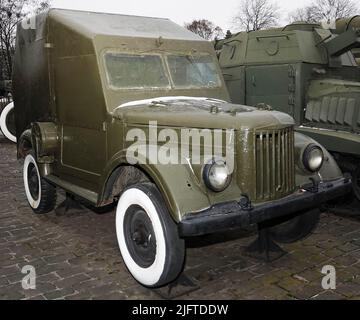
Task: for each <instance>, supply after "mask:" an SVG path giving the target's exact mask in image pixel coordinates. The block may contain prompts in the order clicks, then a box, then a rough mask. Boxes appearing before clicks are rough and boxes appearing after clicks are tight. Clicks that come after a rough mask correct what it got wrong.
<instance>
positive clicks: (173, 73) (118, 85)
mask: <svg viewBox="0 0 360 320" xmlns="http://www.w3.org/2000/svg"><path fill="white" fill-rule="evenodd" d="M165 61H166V63H165ZM105 66H106V71H107V80H108V84H109V86H110V87H111V88H113V89H169V88H171V87H173V88H179V89H186V88H189V89H190V88H218V87H221V84H222V83H221V78H220V76H219V73H218V69H217V67H216V64H215V63H214V59H213V57H212V56H210V55H201V56H186V55H166V56H161V55H155V54H144V55H139V54H127V53H116V52H108V53H105Z"/></svg>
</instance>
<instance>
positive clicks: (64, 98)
mask: <svg viewBox="0 0 360 320" xmlns="http://www.w3.org/2000/svg"><path fill="white" fill-rule="evenodd" d="M14 69H15V71H14V77H13V84H14V102H15V119H16V133H17V146H18V157H19V158H23V159H24V168H23V176H24V185H25V194H26V197H27V199H28V202H29V205H30V206H31V208H32V209H33V211H34V212H35V213H38V214H43V213H48V212H50V211H52V210H53V209H54V208H55V205H56V189H57V188H61V189H64V190H65V191H66V192H67V193H68V194H69V195H72V196H75V197H77V198H79V199H82V200H83V201H86V202H88V203H89V204H91V205H92V206H94V207H105V206H107V205H110V204H113V203H115V202H118V204H117V209H116V222H115V224H116V232H117V237H118V242H119V247H120V251H121V254H122V257H123V259H124V262H125V264H126V266H127V267H128V269H129V271H130V272H131V274H132V275H133V276H134V278H135V279H136V280H137V281H139V282H140V283H141V284H143V285H145V286H148V287H158V286H162V285H165V284H167V283H169V282H171V281H173V280H175V279H176V278H177V277H178V275H179V274H180V273H181V271H182V270H183V267H184V257H185V242H184V238H186V237H193V236H201V235H205V234H211V233H215V232H224V231H227V230H229V229H234V228H239V227H245V226H253V225H254V226H256V225H259V226H260V228H262V226H264V225H266V230H267V231H269V232H270V233H271V236H272V237H273V239H275V240H276V241H278V242H292V241H297V240H299V239H302V238H304V237H305V236H307V235H309V234H310V233H311V231H312V230H313V229H314V227H315V226H316V223H317V221H318V218H319V209H318V208H319V206H321V205H322V204H323V203H324V202H326V201H328V200H329V199H333V198H335V197H337V196H342V195H344V194H345V193H346V192H348V191H349V190H350V189H351V181H350V180H349V179H347V178H344V177H343V175H342V173H341V171H340V170H339V168H338V166H337V165H336V163H335V161H334V159H333V158H332V157H331V155H330V154H329V153H328V152H327V151H326V150H325V149H324V148H323V147H322V146H321V145H319V144H318V143H317V142H315V141H314V140H312V139H311V138H308V137H306V136H305V135H303V134H299V133H294V120H293V118H291V117H290V116H289V115H287V114H285V113H281V112H277V111H270V110H268V109H267V107H266V106H265V105H259V106H257V107H247V106H243V105H236V104H231V103H228V101H229V95H228V92H227V90H226V88H225V83H224V80H223V77H222V75H221V70H220V68H219V65H218V63H217V57H216V53H215V51H214V49H213V47H212V45H211V43H210V42H207V41H204V40H202V39H201V38H199V37H198V36H196V35H194V34H192V33H191V32H188V31H187V30H184V29H183V28H181V27H179V26H177V25H176V24H174V23H172V22H171V21H169V20H166V19H156V18H146V17H134V16H123V15H111V14H101V13H88V12H77V11H67V10H57V9H53V10H50V11H49V12H47V13H44V14H41V15H39V16H37V17H36V28H35V29H24V28H23V27H22V26H21V25H19V27H18V34H17V45H16V53H15V66H14Z"/></svg>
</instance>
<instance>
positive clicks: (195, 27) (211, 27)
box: [185, 19, 224, 40]
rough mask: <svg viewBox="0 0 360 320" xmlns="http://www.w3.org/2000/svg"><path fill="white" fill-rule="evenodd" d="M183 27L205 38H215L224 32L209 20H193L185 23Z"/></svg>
mask: <svg viewBox="0 0 360 320" xmlns="http://www.w3.org/2000/svg"><path fill="white" fill-rule="evenodd" d="M185 28H186V29H188V30H190V31H191V32H194V33H196V34H197V35H199V36H200V37H202V38H204V39H205V40H215V39H219V38H222V37H224V32H223V31H222V29H221V28H220V27H219V26H216V25H215V24H214V23H212V22H211V21H209V20H205V19H202V20H194V21H192V22H190V23H186V24H185Z"/></svg>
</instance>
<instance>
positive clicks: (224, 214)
mask: <svg viewBox="0 0 360 320" xmlns="http://www.w3.org/2000/svg"><path fill="white" fill-rule="evenodd" d="M351 189H352V184H351V181H350V179H346V178H344V179H339V180H336V181H332V182H326V183H320V184H319V185H318V186H317V188H315V190H310V191H306V190H304V189H301V190H298V191H297V192H296V193H293V194H292V195H290V196H287V197H285V198H282V199H280V200H275V201H271V202H267V203H265V204H261V205H257V206H255V207H253V208H250V209H243V207H242V206H241V205H240V203H238V202H236V201H234V202H229V203H221V204H217V205H214V206H213V207H211V208H209V209H206V210H204V211H201V212H198V213H193V214H191V215H188V216H186V217H185V218H184V219H183V220H182V221H181V222H180V223H179V226H178V228H179V233H180V236H181V237H192V236H200V235H205V234H211V233H215V232H220V231H226V230H229V229H234V228H238V227H245V226H249V225H254V224H258V223H261V222H264V221H267V220H270V219H274V218H278V217H281V216H286V215H290V214H292V213H296V212H299V211H303V210H307V209H309V210H310V209H312V208H318V207H320V205H321V204H324V203H325V202H327V201H329V200H333V199H335V198H337V197H341V196H343V195H345V194H347V193H348V192H350V191H351Z"/></svg>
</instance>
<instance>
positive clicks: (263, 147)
mask: <svg viewBox="0 0 360 320" xmlns="http://www.w3.org/2000/svg"><path fill="white" fill-rule="evenodd" d="M255 150H256V153H255V157H256V159H255V163H256V198H257V199H256V200H257V201H261V200H263V201H266V200H272V199H277V198H279V197H281V196H284V195H286V194H289V193H290V192H292V191H293V190H294V189H295V166H294V131H293V128H292V127H288V128H285V129H281V130H267V131H260V132H257V133H256V134H255Z"/></svg>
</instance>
